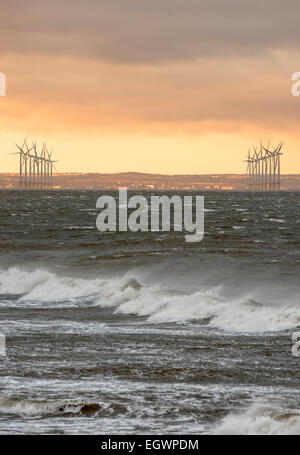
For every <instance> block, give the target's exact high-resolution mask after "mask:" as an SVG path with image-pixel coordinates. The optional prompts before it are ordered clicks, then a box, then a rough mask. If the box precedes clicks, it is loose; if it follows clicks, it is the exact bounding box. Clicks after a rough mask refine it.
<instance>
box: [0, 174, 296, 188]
mask: <svg viewBox="0 0 300 455" xmlns="http://www.w3.org/2000/svg"><path fill="white" fill-rule="evenodd" d="M18 181H19V175H18V173H0V189H17V188H18V187H19V183H18ZM120 187H126V188H128V189H129V190H165V191H167V190H187V191H193V190H203V191H204V190H206V191H210V190H212V191H216V190H217V191H218V190H222V191H233V190H249V189H251V187H249V180H248V176H247V175H245V174H202V175H201V174H194V175H166V174H147V173H139V172H122V173H114V174H108V173H107V174H100V173H75V172H73V173H57V174H53V188H54V189H74V190H75V189H99V190H100V189H105V190H113V189H118V188H120ZM280 189H281V190H284V191H300V174H288V175H282V176H281V188H280Z"/></svg>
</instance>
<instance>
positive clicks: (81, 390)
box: [0, 189, 300, 435]
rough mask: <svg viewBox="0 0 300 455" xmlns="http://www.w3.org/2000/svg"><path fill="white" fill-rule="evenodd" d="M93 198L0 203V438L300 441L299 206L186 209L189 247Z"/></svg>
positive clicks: (282, 196) (264, 195) (233, 202)
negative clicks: (103, 219)
mask: <svg viewBox="0 0 300 455" xmlns="http://www.w3.org/2000/svg"><path fill="white" fill-rule="evenodd" d="M103 194H109V195H112V196H115V197H117V196H118V193H117V192H113V191H105V192H104V191H100V190H99V191H94V190H90V191H63V190H57V191H56V190H38V189H36V190H31V191H30V190H2V191H1V192H0V202H1V203H0V332H1V333H2V334H4V336H5V339H6V355H5V356H4V355H2V356H1V357H0V433H1V434H126V435H130V434H149V435H155V434H164V435H167V434H170V435H180V434H190V435H200V434H300V387H299V386H300V357H297V356H296V355H295V352H296V354H297V345H296V341H295V339H297V332H300V299H299V296H300V273H299V272H300V217H299V214H300V193H297V192H280V191H269V192H268V191H264V192H263V191H261V192H259V191H249V192H218V191H216V192H204V193H203V192H201V193H196V192H195V193H191V194H193V195H194V196H195V195H197V194H198V195H203V196H204V197H205V235H204V239H203V241H202V242H195V243H188V242H186V241H185V237H184V233H182V232H174V231H172V230H171V231H170V232H161V231H156V232H130V231H128V232H99V231H98V230H97V228H96V217H97V215H98V213H99V209H97V208H96V201H97V199H98V197H99V196H101V195H103ZM132 194H143V195H144V196H146V197H147V198H150V197H151V195H153V194H156V195H157V194H158V193H155V192H151V191H149V192H144V193H143V192H139V193H132ZM165 194H168V193H165ZM172 194H173V193H172ZM176 194H179V195H181V196H184V194H185V193H183V192H177V193H176ZM129 196H130V194H129ZM170 196H171V193H170ZM293 336H294V341H293V340H292V337H293ZM295 337H296V338H295ZM299 339H300V333H299ZM293 345H294V354H293V352H292V347H293ZM299 352H300V350H299Z"/></svg>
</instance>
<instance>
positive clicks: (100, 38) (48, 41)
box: [0, 0, 300, 64]
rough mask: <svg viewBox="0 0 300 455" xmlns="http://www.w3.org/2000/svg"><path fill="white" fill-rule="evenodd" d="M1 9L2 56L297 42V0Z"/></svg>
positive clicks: (184, 53) (95, 0)
mask: <svg viewBox="0 0 300 455" xmlns="http://www.w3.org/2000/svg"><path fill="white" fill-rule="evenodd" d="M0 10H1V16H0V25H1V26H0V55H1V54H2V55H4V54H7V53H11V52H15V53H37V54H42V55H48V54H54V55H69V56H75V57H78V56H81V57H89V58H93V59H99V60H105V61H110V62H118V63H148V64H158V63H161V62H170V61H178V60H186V59H194V58H199V57H203V58H207V57H218V56H222V57H224V56H230V57H232V56H237V57H239V58H242V57H243V56H244V55H256V54H261V53H263V54H265V53H267V52H269V51H270V50H274V49H275V50H276V49H293V50H297V49H299V46H300V30H299V19H300V9H299V2H298V0H288V1H285V2H284V3H283V2H282V0H264V1H263V2H262V1H261V0H243V1H241V0H209V1H201V0H152V1H149V0H113V1H112V0H64V1H61V0H44V1H41V0H26V2H24V1H23V0H10V1H9V2H7V1H6V0H1V1H0Z"/></svg>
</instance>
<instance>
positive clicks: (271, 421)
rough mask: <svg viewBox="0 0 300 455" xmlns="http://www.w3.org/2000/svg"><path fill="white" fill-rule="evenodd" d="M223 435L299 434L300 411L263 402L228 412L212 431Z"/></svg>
mask: <svg viewBox="0 0 300 455" xmlns="http://www.w3.org/2000/svg"><path fill="white" fill-rule="evenodd" d="M213 433H214V434H218V435H220V434H225V435H299V434H300V413H299V412H298V411H295V410H289V409H288V410H286V409H282V408H276V407H275V406H270V405H268V404H263V403H255V404H252V405H251V406H250V407H249V408H248V409H247V410H246V411H244V412H243V413H240V414H229V415H227V416H226V417H225V418H224V419H223V420H222V422H221V423H220V424H219V425H218V426H217V428H215V430H214V431H213Z"/></svg>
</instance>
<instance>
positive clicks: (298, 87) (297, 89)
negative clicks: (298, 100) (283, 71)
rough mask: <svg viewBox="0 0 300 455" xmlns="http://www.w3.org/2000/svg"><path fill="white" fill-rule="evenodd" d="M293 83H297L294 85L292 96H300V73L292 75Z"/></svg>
mask: <svg viewBox="0 0 300 455" xmlns="http://www.w3.org/2000/svg"><path fill="white" fill-rule="evenodd" d="M292 81H296V82H295V83H294V84H293V85H292V95H293V96H299V95H300V72H297V73H293V74H292Z"/></svg>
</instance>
